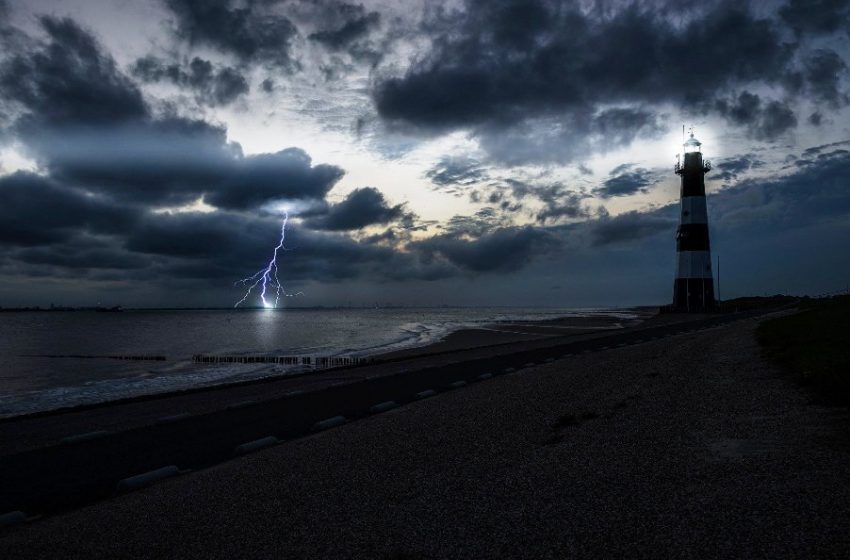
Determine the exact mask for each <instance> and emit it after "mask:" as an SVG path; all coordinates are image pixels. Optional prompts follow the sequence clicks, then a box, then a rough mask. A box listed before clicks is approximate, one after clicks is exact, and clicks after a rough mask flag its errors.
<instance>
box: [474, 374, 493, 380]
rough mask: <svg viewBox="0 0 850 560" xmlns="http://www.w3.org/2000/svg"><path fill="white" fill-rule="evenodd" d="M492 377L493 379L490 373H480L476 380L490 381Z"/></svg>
mask: <svg viewBox="0 0 850 560" xmlns="http://www.w3.org/2000/svg"><path fill="white" fill-rule="evenodd" d="M492 377H493V374H492V373H482V374H481V375H479V376H478V378H477V379H479V380H480V381H484V380H485V379H491V378H492Z"/></svg>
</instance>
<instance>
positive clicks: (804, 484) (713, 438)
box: [0, 319, 850, 558]
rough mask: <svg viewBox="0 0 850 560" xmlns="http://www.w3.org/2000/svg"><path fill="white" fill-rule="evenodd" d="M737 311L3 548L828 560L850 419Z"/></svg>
mask: <svg viewBox="0 0 850 560" xmlns="http://www.w3.org/2000/svg"><path fill="white" fill-rule="evenodd" d="M756 323H757V321H756V320H754V319H751V320H745V321H741V322H738V323H734V324H731V325H726V326H721V327H718V328H716V329H713V330H710V331H704V332H700V333H695V334H687V335H678V336H674V337H670V338H667V339H663V340H658V341H654V342H648V343H644V344H640V345H636V346H630V347H624V348H615V349H611V350H607V351H603V352H597V353H593V354H586V355H581V356H575V357H571V358H567V359H564V360H559V361H556V362H553V363H551V364H547V365H544V366H537V367H533V368H528V369H524V370H521V371H519V372H517V373H515V374H511V375H507V376H502V377H497V378H495V379H492V380H489V381H486V382H482V383H478V384H475V385H471V386H469V387H465V388H463V389H460V390H457V391H452V392H449V393H445V394H441V395H439V396H437V397H435V398H431V399H427V400H424V401H421V402H416V403H412V404H409V405H407V406H405V407H403V408H399V409H396V410H393V411H390V412H388V413H384V414H381V415H377V416H373V417H371V418H368V419H365V420H362V421H359V422H357V423H352V424H349V425H346V426H342V427H339V428H335V429H333V430H329V431H326V432H322V433H319V434H316V435H314V436H311V437H309V438H304V439H300V440H296V441H292V442H289V443H285V444H283V445H279V446H276V447H273V448H270V449H266V450H263V451H260V452H257V453H254V454H251V455H248V456H245V457H242V458H240V459H236V460H233V461H230V462H227V463H223V464H220V465H218V466H215V467H213V468H210V469H207V470H204V471H200V472H196V473H192V474H189V475H185V476H180V477H178V478H174V479H170V480H167V481H164V482H161V483H159V484H157V485H155V486H152V487H150V488H147V489H145V490H141V491H138V492H135V493H130V494H126V495H122V496H119V497H116V498H114V499H112V500H109V501H104V502H100V503H98V504H95V505H92V506H88V507H86V508H83V509H81V510H78V511H74V512H70V513H66V514H62V515H58V516H54V517H51V518H47V519H43V520H41V521H37V522H33V523H31V524H28V525H23V526H17V527H12V528H9V529H7V530H5V531H4V532H3V533H0V556H3V557H8V558H48V557H62V558H104V557H128V556H130V557H132V556H135V557H190V558H237V557H239V558H242V557H266V558H268V557H284V558H285V557H290V558H309V557H315V558H327V557H332V558H347V557H363V558H375V557H377V558H381V557H389V558H432V557H433V558H440V557H526V558H537V557H540V558H547V557H548V558H563V557H571V558H574V557H586V558H599V557H602V556H611V555H617V556H628V557H654V558H656V557H676V558H688V557H694V558H702V557H739V558H752V557H781V558H811V557H819V558H830V557H835V558H840V557H847V555H848V551H850V507H848V504H850V447H848V445H847V441H848V440H847V434H848V433H850V432H848V429H850V419H848V414H847V412H846V410H844V409H833V408H823V407H818V406H813V405H811V404H809V399H808V397H807V395H806V394H805V393H804V392H803V391H802V390H800V389H799V388H797V387H796V386H795V385H793V384H792V383H791V382H790V381H788V380H787V379H785V378H784V377H781V376H779V375H778V374H777V372H776V371H774V370H773V369H772V368H770V367H768V366H767V365H765V364H764V363H763V362H762V361H761V360H760V359H759V358H758V348H757V346H756V344H755V342H754V340H753V337H752V331H753V328H754V326H755V324H756Z"/></svg>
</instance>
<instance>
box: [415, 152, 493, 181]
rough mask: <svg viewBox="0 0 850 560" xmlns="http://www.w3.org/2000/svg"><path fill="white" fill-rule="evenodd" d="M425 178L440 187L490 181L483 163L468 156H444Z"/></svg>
mask: <svg viewBox="0 0 850 560" xmlns="http://www.w3.org/2000/svg"><path fill="white" fill-rule="evenodd" d="M425 176H426V177H427V178H428V179H430V180H431V182H432V183H434V185H436V186H438V187H449V186H452V185H458V186H462V187H463V186H468V185H474V184H475V183H478V182H481V181H484V180H486V179H488V175H487V172H486V171H485V169H484V168H483V167H482V165H481V162H479V161H478V160H476V159H474V158H470V157H468V156H443V157H442V158H440V161H438V162H437V163H436V164H435V165H434V166H433V167H431V169H429V170H428V171H427V172H426V173H425Z"/></svg>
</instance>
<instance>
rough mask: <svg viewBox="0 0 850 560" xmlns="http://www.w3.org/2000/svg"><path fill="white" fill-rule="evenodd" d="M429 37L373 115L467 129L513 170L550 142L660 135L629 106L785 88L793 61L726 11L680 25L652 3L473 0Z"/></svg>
mask: <svg viewBox="0 0 850 560" xmlns="http://www.w3.org/2000/svg"><path fill="white" fill-rule="evenodd" d="M600 14H604V15H600ZM432 27H433V28H434V29H435V31H434V37H433V45H434V46H433V48H432V50H431V51H430V52H429V53H427V55H425V56H423V57H421V58H420V59H419V60H418V61H417V62H416V63H414V64H413V66H412V67H411V68H410V69H409V70H408V72H407V73H406V74H405V75H404V76H402V77H398V78H388V79H384V80H383V81H380V82H379V83H378V85H377V87H376V89H375V92H374V98H375V103H376V106H377V109H378V112H379V113H380V115H381V116H382V117H383V118H384V119H386V120H388V121H393V122H403V123H407V124H409V125H412V126H415V127H420V128H426V129H438V130H447V129H454V128H463V127H467V128H470V127H471V128H473V129H474V130H477V131H478V132H479V134H481V135H482V136H483V138H482V144H483V145H484V147H485V148H486V149H488V151H490V152H491V153H497V154H498V155H497V157H499V158H500V159H503V160H504V159H506V158H507V156H508V155H509V154H510V153H511V152H513V153H520V154H522V155H520V156H517V157H516V159H515V160H516V161H521V160H522V159H524V158H526V159H527V158H528V157H530V156H532V155H534V154H539V153H541V149H543V148H545V147H546V146H547V145H550V146H551V145H552V144H553V142H552V140H553V139H554V140H557V142H556V143H555V145H554V146H552V147H550V148H549V149H550V151H552V150H556V149H558V144H563V143H564V142H565V139H569V138H574V137H575V136H579V137H581V136H583V135H588V134H593V133H596V134H598V135H599V136H601V137H603V138H602V140H601V141H600V144H598V145H597V147H600V146H601V147H604V145H605V144H604V139H605V138H607V139H608V140H609V141H610V142H612V143H613V144H616V145H622V144H627V143H628V142H631V141H632V140H633V138H634V137H635V131H640V130H641V129H645V128H646V127H649V130H648V131H647V130H644V131H645V132H651V131H652V129H653V125H654V123H653V116H652V114H651V112H650V111H647V110H636V109H635V108H634V107H632V106H633V105H634V104H643V103H658V102H663V101H668V102H674V103H680V104H692V103H694V102H697V101H700V100H710V99H712V98H713V96H714V95H715V92H717V91H718V90H722V89H724V88H727V87H730V86H733V85H735V84H745V83H767V84H775V83H779V82H780V80H781V78H782V76H783V75H784V73H785V71H786V67H787V65H788V64H789V62H790V61H791V58H792V54H793V48H792V47H791V46H789V45H785V44H784V43H783V41H782V38H781V34H780V32H779V30H777V29H776V28H775V26H774V24H773V22H771V20H769V19H760V18H758V17H756V16H754V15H753V14H752V13H750V12H749V11H747V9H746V7H743V6H741V5H740V4H733V3H730V2H721V3H713V4H711V7H710V8H706V9H705V10H703V11H702V12H701V13H700V14H699V17H694V18H693V19H692V20H687V21H685V22H684V23H681V24H673V23H672V22H671V21H669V20H668V19H667V17H666V13H665V11H664V10H663V9H661V8H659V9H658V10H657V11H656V10H655V9H652V8H650V7H648V5H646V4H644V5H639V4H629V5H627V6H626V7H624V8H616V7H613V6H612V7H611V8H610V9H609V10H606V11H604V12H603V11H601V10H600V11H595V10H590V11H587V12H582V11H579V10H578V9H577V8H573V7H570V6H564V5H563V4H562V3H556V2H548V1H544V0H534V1H524V2H519V1H517V0H499V1H492V0H488V1H486V2H485V1H483V0H467V2H466V3H465V4H464V8H463V10H461V11H459V12H451V13H450V14H449V15H445V14H444V17H443V18H442V19H440V20H439V21H437V22H435V23H434V24H433V25H432ZM718 37H723V40H722V41H721V40H718ZM697 69H698V70H697ZM611 105H615V106H616V105H624V106H623V107H622V108H613V109H612V108H610V106H611ZM771 107H772V108H771V109H770V111H771V114H772V113H774V112H775V110H774V109H775V108H774V107H773V106H771ZM592 115H595V116H594V117H591V116H592ZM529 119H532V120H533V119H540V120H541V122H539V123H537V122H535V123H532V124H529V123H531V121H530V120H529ZM774 120H776V119H774ZM547 122H548V125H547ZM525 127H527V128H528V129H529V130H528V131H527V132H526V131H525V130H524V128H525ZM559 128H560V129H563V130H559ZM505 129H507V133H506V132H505ZM547 129H553V130H547ZM620 131H624V132H623V133H622V135H620ZM529 142H530V143H531V144H532V145H531V146H530V147H528V148H526V147H524V146H523V144H527V143H529ZM573 143H575V141H573ZM561 150H562V152H563V153H562V157H567V158H574V157H577V156H579V155H582V153H583V152H582V151H580V150H575V149H573V150H571V149H570V146H569V145H568V146H567V147H566V148H563V147H562V148H561ZM523 151H525V153H523Z"/></svg>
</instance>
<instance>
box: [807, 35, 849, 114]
mask: <svg viewBox="0 0 850 560" xmlns="http://www.w3.org/2000/svg"><path fill="white" fill-rule="evenodd" d="M805 68H806V70H805V76H806V81H807V82H808V84H809V91H810V92H811V94H812V95H813V96H814V97H815V99H819V100H821V101H824V102H826V103H828V104H830V105H831V106H833V107H838V106H840V105H846V104H847V102H848V95H847V94H846V93H844V92H842V91H841V89H840V83H841V75H842V74H843V73H846V71H847V64H846V63H845V62H844V60H843V59H842V58H841V57H840V56H838V54H837V53H836V52H835V51H832V50H828V49H818V50H816V51H815V52H814V53H813V54H812V55H811V56H810V57H809V58H808V59H807V60H806V67H805Z"/></svg>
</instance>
